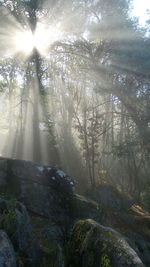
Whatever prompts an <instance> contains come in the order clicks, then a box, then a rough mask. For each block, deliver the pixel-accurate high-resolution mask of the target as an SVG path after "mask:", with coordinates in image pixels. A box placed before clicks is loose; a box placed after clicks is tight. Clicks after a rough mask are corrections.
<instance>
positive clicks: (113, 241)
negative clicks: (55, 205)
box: [66, 219, 145, 267]
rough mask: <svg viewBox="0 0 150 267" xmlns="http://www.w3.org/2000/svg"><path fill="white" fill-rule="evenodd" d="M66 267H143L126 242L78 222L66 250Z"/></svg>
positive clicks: (92, 223) (98, 227)
mask: <svg viewBox="0 0 150 267" xmlns="http://www.w3.org/2000/svg"><path fill="white" fill-rule="evenodd" d="M66 266H71V267H79V266H80V267H100V266H101V267H105V266H107V267H144V266H145V265H144V264H143V263H142V262H141V260H140V258H139V257H138V255H137V254H136V252H135V251H134V250H133V249H132V248H131V247H130V246H129V245H128V243H127V242H126V241H125V238H124V237H123V236H121V235H120V234H119V233H118V232H116V231H114V230H112V229H111V228H108V227H104V226H102V225H100V224H98V223H96V222H95V221H93V220H90V219H89V220H82V221H78V222H77V223H76V225H75V227H74V229H73V232H72V235H71V237H70V241H69V243H68V245H67V248H66Z"/></svg>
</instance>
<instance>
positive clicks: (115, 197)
mask: <svg viewBox="0 0 150 267" xmlns="http://www.w3.org/2000/svg"><path fill="white" fill-rule="evenodd" d="M87 196H89V197H90V198H92V199H94V200H95V201H96V202H97V203H99V204H100V205H101V206H103V207H106V208H107V209H114V210H117V211H120V210H121V211H122V210H128V209H129V208H130V207H131V206H132V205H133V204H134V201H133V200H132V199H131V198H129V197H127V196H125V195H123V194H121V193H120V192H119V191H118V190H117V189H115V188H114V187H113V186H110V185H106V184H104V185H100V186H98V187H97V188H95V190H89V191H88V192H87Z"/></svg>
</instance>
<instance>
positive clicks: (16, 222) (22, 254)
mask: <svg viewBox="0 0 150 267" xmlns="http://www.w3.org/2000/svg"><path fill="white" fill-rule="evenodd" d="M0 227H1V229H3V230H4V231H5V232H6V233H7V234H8V236H9V238H10V240H11V242H12V244H13V246H14V249H15V251H16V253H17V254H18V258H24V259H26V261H27V263H28V266H32V267H34V266H38V264H39V261H40V254H39V252H40V250H39V247H38V244H37V241H36V240H35V238H34V236H33V228H32V225H31V222H30V218H29V215H28V213H27V210H26V208H25V206H24V205H23V204H22V203H19V202H17V201H16V200H14V199H10V200H4V199H0Z"/></svg>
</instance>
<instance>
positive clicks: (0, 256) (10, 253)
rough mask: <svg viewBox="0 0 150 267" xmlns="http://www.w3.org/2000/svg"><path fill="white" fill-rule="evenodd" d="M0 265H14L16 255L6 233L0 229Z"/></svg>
mask: <svg viewBox="0 0 150 267" xmlns="http://www.w3.org/2000/svg"><path fill="white" fill-rule="evenodd" d="M0 266H1V267H16V266H17V264H16V255H15V251H14V248H13V246H12V243H11V242H10V240H9V238H8V236H7V234H6V233H5V232H4V231H2V230H0Z"/></svg>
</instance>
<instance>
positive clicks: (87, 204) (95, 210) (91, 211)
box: [70, 194, 101, 220]
mask: <svg viewBox="0 0 150 267" xmlns="http://www.w3.org/2000/svg"><path fill="white" fill-rule="evenodd" d="M70 210H71V211H72V213H73V216H74V218H78V219H82V218H92V219H97V220H99V219H100V217H101V209H100V206H99V205H98V204H97V203H96V202H95V201H93V200H91V199H88V198H85V197H84V196H81V195H78V194H76V195H74V196H73V197H72V200H71V201H70Z"/></svg>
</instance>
